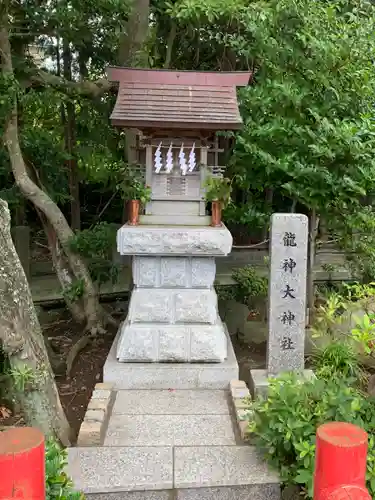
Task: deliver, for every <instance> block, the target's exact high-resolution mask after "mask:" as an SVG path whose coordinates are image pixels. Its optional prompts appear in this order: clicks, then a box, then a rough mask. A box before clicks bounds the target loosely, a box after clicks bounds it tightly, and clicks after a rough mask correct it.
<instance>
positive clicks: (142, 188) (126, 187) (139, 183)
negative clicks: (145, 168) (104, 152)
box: [117, 165, 151, 205]
mask: <svg viewBox="0 0 375 500" xmlns="http://www.w3.org/2000/svg"><path fill="white" fill-rule="evenodd" d="M119 175H120V176H121V182H120V183H119V184H118V187H117V188H118V189H119V190H120V192H121V196H122V198H123V199H124V200H139V201H140V202H141V203H142V204H143V205H144V204H145V203H147V202H148V201H150V199H151V188H150V186H146V185H145V182H144V179H143V178H142V175H141V173H140V171H139V170H138V169H137V168H136V167H135V166H130V165H128V166H127V167H126V168H124V169H123V170H121V171H120V172H119Z"/></svg>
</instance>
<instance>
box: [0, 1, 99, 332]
mask: <svg viewBox="0 0 375 500" xmlns="http://www.w3.org/2000/svg"><path fill="white" fill-rule="evenodd" d="M1 14H2V15H1V18H0V54H1V59H2V72H3V75H4V76H5V77H7V78H14V72H13V64H12V57H11V49H10V43H9V33H8V25H7V22H8V16H7V12H6V10H5V9H4V10H3V11H2V12H1ZM4 142H5V145H6V147H7V149H8V153H9V158H10V163H11V167H12V172H13V175H14V178H15V181H16V184H17V186H18V187H19V188H20V190H21V192H22V193H23V194H24V196H25V197H26V198H27V199H28V200H29V201H31V202H32V203H33V204H34V206H35V207H36V208H37V209H39V210H40V211H41V212H42V213H43V214H44V215H45V217H46V218H47V219H48V221H49V223H50V224H51V225H52V227H53V229H54V231H55V232H56V235H57V238H58V239H59V242H60V244H61V247H62V249H63V251H64V253H65V256H66V258H67V260H68V262H69V267H70V269H71V271H72V274H73V275H74V277H75V279H76V280H80V281H81V282H82V284H83V296H82V299H83V301H82V302H83V308H84V316H85V318H86V327H87V329H88V330H90V331H91V332H92V333H93V334H94V333H96V332H98V331H101V332H103V331H104V329H103V328H102V323H101V320H102V319H103V317H104V316H105V315H104V312H103V310H102V308H101V307H100V305H99V300H98V294H97V291H96V289H95V286H94V284H93V282H92V280H91V277H90V274H89V272H88V269H87V267H86V265H85V263H84V261H83V260H82V259H81V257H80V256H79V255H77V254H75V253H74V252H72V251H71V249H70V240H71V238H72V237H73V236H74V233H73V231H72V229H71V228H70V226H69V224H68V223H67V221H66V219H65V217H64V215H63V213H62V212H61V210H60V209H59V207H58V206H57V205H56V203H54V201H53V200H52V199H51V198H50V197H49V196H48V194H47V193H46V192H45V191H43V190H42V189H40V188H39V187H38V186H37V185H36V184H35V183H34V182H33V181H32V180H31V179H30V177H29V175H28V173H27V168H26V164H25V161H24V159H23V156H22V152H21V148H20V143H19V138H18V120H17V102H16V100H15V102H14V107H13V110H12V112H11V113H10V116H9V117H8V120H7V123H6V128H5V133H4Z"/></svg>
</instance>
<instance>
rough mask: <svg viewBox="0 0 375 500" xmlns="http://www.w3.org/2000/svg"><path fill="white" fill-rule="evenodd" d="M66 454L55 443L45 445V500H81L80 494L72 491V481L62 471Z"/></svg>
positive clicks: (65, 462)
mask: <svg viewBox="0 0 375 500" xmlns="http://www.w3.org/2000/svg"><path fill="white" fill-rule="evenodd" d="M66 465H67V453H66V450H64V449H62V448H61V447H60V446H59V445H58V444H57V443H56V442H55V441H52V440H50V441H48V442H47V443H46V500H57V499H59V500H83V499H84V498H85V497H84V495H83V494H82V493H78V492H75V491H74V490H73V484H72V481H71V480H70V479H69V477H68V476H67V475H66V473H65V471H64V469H65V467H66Z"/></svg>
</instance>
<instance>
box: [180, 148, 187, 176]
mask: <svg viewBox="0 0 375 500" xmlns="http://www.w3.org/2000/svg"><path fill="white" fill-rule="evenodd" d="M178 157H179V159H180V169H181V172H182V175H186V172H187V169H188V166H187V163H186V158H185V153H184V145H183V144H181V149H180V152H179V154H178Z"/></svg>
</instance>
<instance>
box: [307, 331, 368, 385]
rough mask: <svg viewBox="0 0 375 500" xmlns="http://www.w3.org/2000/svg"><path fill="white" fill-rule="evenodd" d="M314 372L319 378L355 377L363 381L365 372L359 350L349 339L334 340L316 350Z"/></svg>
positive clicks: (313, 359)
mask: <svg viewBox="0 0 375 500" xmlns="http://www.w3.org/2000/svg"><path fill="white" fill-rule="evenodd" d="M312 361H313V365H314V373H315V374H316V376H317V377H318V378H323V379H326V380H330V379H340V378H345V379H353V380H355V381H357V382H360V383H362V382H363V381H364V378H365V376H364V372H363V370H362V367H361V366H360V363H359V361H358V352H357V351H356V349H355V348H354V346H353V343H350V342H349V341H348V340H346V341H339V340H333V341H332V342H330V343H329V344H327V345H326V346H325V347H321V348H319V349H317V350H316V352H315V353H314V355H313V357H312Z"/></svg>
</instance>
